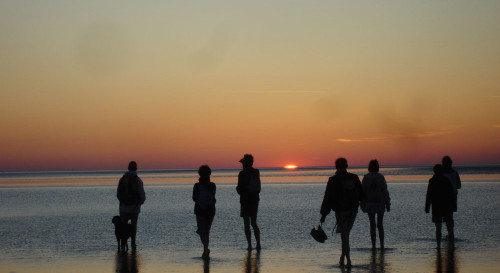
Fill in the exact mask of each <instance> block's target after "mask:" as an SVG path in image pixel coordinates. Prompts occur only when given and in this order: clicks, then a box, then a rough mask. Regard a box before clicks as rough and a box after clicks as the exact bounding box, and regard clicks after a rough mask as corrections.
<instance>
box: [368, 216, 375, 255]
mask: <svg viewBox="0 0 500 273" xmlns="http://www.w3.org/2000/svg"><path fill="white" fill-rule="evenodd" d="M368 219H369V220H370V238H371V239H372V250H375V248H376V240H377V234H376V230H375V229H376V225H375V214H374V213H368Z"/></svg>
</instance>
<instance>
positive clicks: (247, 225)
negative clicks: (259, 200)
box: [243, 216, 252, 250]
mask: <svg viewBox="0 0 500 273" xmlns="http://www.w3.org/2000/svg"><path fill="white" fill-rule="evenodd" d="M243 224H244V226H245V236H246V237H247V242H248V250H251V249H252V231H251V230H250V217H248V216H243Z"/></svg>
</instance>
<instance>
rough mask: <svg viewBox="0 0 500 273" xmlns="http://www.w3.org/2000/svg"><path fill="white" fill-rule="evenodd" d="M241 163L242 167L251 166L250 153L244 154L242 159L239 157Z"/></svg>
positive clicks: (251, 156) (251, 157)
mask: <svg viewBox="0 0 500 273" xmlns="http://www.w3.org/2000/svg"><path fill="white" fill-rule="evenodd" d="M240 162H241V164H243V167H245V166H246V167H251V166H252V165H253V155H251V154H245V155H244V156H243V158H242V159H240Z"/></svg>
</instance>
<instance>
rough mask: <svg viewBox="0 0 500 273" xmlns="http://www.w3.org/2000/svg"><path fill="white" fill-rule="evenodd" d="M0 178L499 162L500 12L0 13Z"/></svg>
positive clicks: (6, 8) (474, 7)
mask: <svg viewBox="0 0 500 273" xmlns="http://www.w3.org/2000/svg"><path fill="white" fill-rule="evenodd" d="M0 92H1V99H0V115H1V121H0V131H1V134H0V171H30V170H92V169H124V168H126V166H127V163H128V161H130V160H136V161H137V162H138V164H139V168H143V169H151V168H154V169H164V168H197V167H198V166H199V165H201V164H209V165H210V166H212V167H216V168H217V167H238V166H239V163H238V162H237V161H238V160H239V159H240V158H241V156H242V155H243V154H244V153H252V154H253V155H254V156H255V165H256V166H257V167H270V166H283V165H285V164H288V163H294V164H296V165H299V166H331V165H333V162H334V160H335V159H336V158H337V157H339V156H344V157H346V158H347V159H348V161H349V163H350V165H367V163H368V161H369V160H370V159H373V158H377V159H379V161H380V162H381V164H382V165H394V164H434V163H438V162H439V161H440V159H441V157H442V156H443V155H450V156H451V157H452V159H453V160H454V163H455V164H473V163H500V1H455V0H453V1H268V0H266V1H8V0H6V1H0Z"/></svg>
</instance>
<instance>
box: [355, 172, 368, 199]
mask: <svg viewBox="0 0 500 273" xmlns="http://www.w3.org/2000/svg"><path fill="white" fill-rule="evenodd" d="M354 185H355V186H356V191H357V192H358V201H363V200H365V199H366V198H365V192H364V191H363V187H362V186H361V181H359V176H357V175H354Z"/></svg>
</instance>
